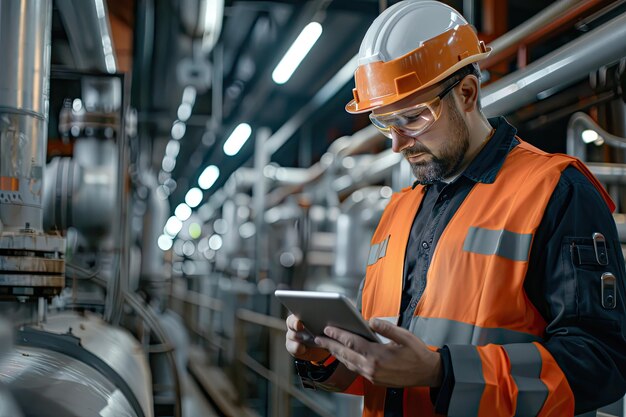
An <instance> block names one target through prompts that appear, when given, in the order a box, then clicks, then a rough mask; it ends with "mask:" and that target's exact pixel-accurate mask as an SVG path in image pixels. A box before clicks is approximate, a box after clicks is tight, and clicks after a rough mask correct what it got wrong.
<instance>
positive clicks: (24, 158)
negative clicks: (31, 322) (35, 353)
mask: <svg viewBox="0 0 626 417" xmlns="http://www.w3.org/2000/svg"><path fill="white" fill-rule="evenodd" d="M51 18H52V1H51V0H29V1H27V0H14V1H1V2H0V45H2V48H3V49H2V57H3V59H2V70H1V71H0V224H1V225H2V230H1V233H0V287H2V288H0V299H9V300H15V299H18V300H21V301H26V300H29V299H33V298H41V297H48V298H49V297H52V296H54V295H56V294H58V293H59V292H60V290H61V289H62V288H63V285H64V283H65V277H64V272H65V261H64V260H63V259H62V258H63V253H64V252H65V241H64V239H63V238H62V237H60V236H50V235H44V234H43V233H42V223H43V215H42V198H41V194H42V187H43V171H44V167H45V161H46V136H47V130H48V105H49V104H48V81H49V74H50V26H51ZM40 301H42V302H43V298H41V300H40ZM29 306H30V307H34V306H33V305H32V304H30V305H29Z"/></svg>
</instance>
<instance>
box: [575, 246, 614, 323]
mask: <svg viewBox="0 0 626 417" xmlns="http://www.w3.org/2000/svg"><path fill="white" fill-rule="evenodd" d="M565 240H566V243H565V244H564V245H563V246H564V248H565V247H567V251H568V252H569V256H568V258H569V259H568V261H569V262H567V264H568V269H566V270H565V273H566V278H565V281H566V292H567V293H568V294H569V293H570V292H571V291H572V290H573V300H567V301H568V302H567V304H566V306H567V305H569V304H570V302H571V301H573V304H572V305H573V306H574V307H575V309H574V313H575V316H576V318H577V319H578V320H580V321H581V322H589V324H590V325H595V326H602V327H610V328H614V327H615V328H617V326H618V322H617V321H616V320H614V319H613V317H611V316H612V314H611V311H610V310H606V309H604V308H603V306H602V274H604V273H605V272H613V273H614V274H616V272H615V271H612V268H611V267H612V265H615V263H614V262H609V265H603V262H602V261H603V259H600V260H598V257H597V256H596V248H595V247H594V244H593V240H592V239H589V238H577V237H570V238H566V239H565ZM609 253H612V251H609ZM621 296H622V294H618V299H617V302H618V303H621V302H623V300H622V299H621Z"/></svg>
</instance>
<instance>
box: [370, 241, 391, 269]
mask: <svg viewBox="0 0 626 417" xmlns="http://www.w3.org/2000/svg"><path fill="white" fill-rule="evenodd" d="M390 237H391V236H387V239H385V240H383V241H382V242H380V243H374V244H373V245H372V246H370V253H369V255H368V256H367V266H370V265H374V264H375V263H376V262H378V260H379V259H380V258H382V257H383V256H385V255H386V254H387V245H388V244H389V238H390Z"/></svg>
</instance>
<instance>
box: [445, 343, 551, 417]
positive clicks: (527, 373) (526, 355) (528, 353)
mask: <svg viewBox="0 0 626 417" xmlns="http://www.w3.org/2000/svg"><path fill="white" fill-rule="evenodd" d="M503 347H504V350H505V351H506V354H507V355H508V356H509V361H510V362H511V376H512V377H513V380H514V381H515V384H516V385H517V390H518V393H517V408H516V410H515V416H516V417H523V416H536V415H537V414H539V412H540V411H541V408H542V407H543V404H544V403H545V401H546V398H548V387H546V384H544V383H543V381H542V380H541V378H540V377H541V366H542V364H541V354H540V353H539V350H538V349H537V346H535V345H533V344H532V343H525V344H512V345H505V346H503ZM455 373H456V370H455Z"/></svg>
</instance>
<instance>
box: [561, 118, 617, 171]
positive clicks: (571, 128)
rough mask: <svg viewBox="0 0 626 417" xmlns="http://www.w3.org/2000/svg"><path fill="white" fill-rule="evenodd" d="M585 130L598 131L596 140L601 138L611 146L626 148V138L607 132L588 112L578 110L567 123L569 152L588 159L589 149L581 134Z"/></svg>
mask: <svg viewBox="0 0 626 417" xmlns="http://www.w3.org/2000/svg"><path fill="white" fill-rule="evenodd" d="M583 130H591V131H594V132H596V133H597V135H598V138H597V139H596V140H600V139H601V140H603V141H604V143H605V144H607V145H609V146H612V147H614V148H621V149H626V138H622V137H620V136H616V135H613V134H611V133H609V132H607V131H606V130H604V129H602V128H601V127H600V125H598V124H597V123H596V122H595V120H593V119H592V118H591V117H589V115H587V114H586V113H583V112H577V113H574V114H573V115H572V117H571V118H570V119H569V123H568V124H567V153H568V154H569V155H572V156H575V157H576V158H578V159H580V160H582V161H586V159H587V150H586V146H585V143H584V142H583V140H582V135H581V134H582V132H583ZM607 165H614V164H607Z"/></svg>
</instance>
